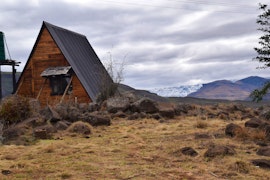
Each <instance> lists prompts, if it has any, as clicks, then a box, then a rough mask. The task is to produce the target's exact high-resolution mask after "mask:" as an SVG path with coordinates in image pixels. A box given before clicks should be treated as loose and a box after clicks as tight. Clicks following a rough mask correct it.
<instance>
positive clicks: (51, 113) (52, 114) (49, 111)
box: [41, 106, 61, 122]
mask: <svg viewBox="0 0 270 180" xmlns="http://www.w3.org/2000/svg"><path fill="white" fill-rule="evenodd" d="M41 115H43V116H44V118H45V119H46V120H49V121H51V122H56V121H59V120H61V117H60V115H59V114H58V112H56V111H55V110H54V109H53V108H52V107H51V106H47V107H46V108H45V109H43V110H42V111H41Z"/></svg>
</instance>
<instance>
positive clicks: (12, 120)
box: [0, 96, 32, 126]
mask: <svg viewBox="0 0 270 180" xmlns="http://www.w3.org/2000/svg"><path fill="white" fill-rule="evenodd" d="M31 113H32V110H31V106H30V103H29V99H28V98H25V97H21V96H10V97H7V98H6V99H4V100H3V101H2V103H1V106H0V119H1V120H2V121H3V124H4V125H5V126H9V125H11V124H16V123H18V122H21V121H23V120H24V119H26V118H28V117H30V115H31Z"/></svg>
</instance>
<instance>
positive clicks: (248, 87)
mask: <svg viewBox="0 0 270 180" xmlns="http://www.w3.org/2000/svg"><path fill="white" fill-rule="evenodd" d="M269 80H270V79H267V78H262V77H258V76H250V77H247V78H244V79H241V80H238V81H229V80H218V81H214V82H210V83H206V84H202V85H193V86H180V87H172V88H160V89H154V90H151V92H154V93H157V94H158V95H160V96H164V97H172V96H174V97H185V96H187V97H195V98H204V99H226V100H250V97H249V95H250V93H251V92H252V91H253V90H255V89H260V88H261V87H262V86H263V85H264V84H265V83H266V82H267V81H269ZM265 99H270V97H268V96H266V98H265Z"/></svg>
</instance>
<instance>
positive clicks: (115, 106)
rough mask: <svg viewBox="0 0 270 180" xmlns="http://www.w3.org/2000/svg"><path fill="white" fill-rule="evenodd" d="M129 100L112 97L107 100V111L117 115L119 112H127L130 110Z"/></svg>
mask: <svg viewBox="0 0 270 180" xmlns="http://www.w3.org/2000/svg"><path fill="white" fill-rule="evenodd" d="M129 104H130V103H129V100H128V99H127V98H124V97H112V98H109V99H108V100H107V103H106V105H107V111H108V112H109V113H116V112H118V111H123V112H124V111H126V110H127V109H128V108H129Z"/></svg>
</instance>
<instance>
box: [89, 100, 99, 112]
mask: <svg viewBox="0 0 270 180" xmlns="http://www.w3.org/2000/svg"><path fill="white" fill-rule="evenodd" d="M99 109H100V106H99V105H98V104H97V103H93V102H92V103H90V104H89V106H88V112H94V111H98V110H99Z"/></svg>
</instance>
